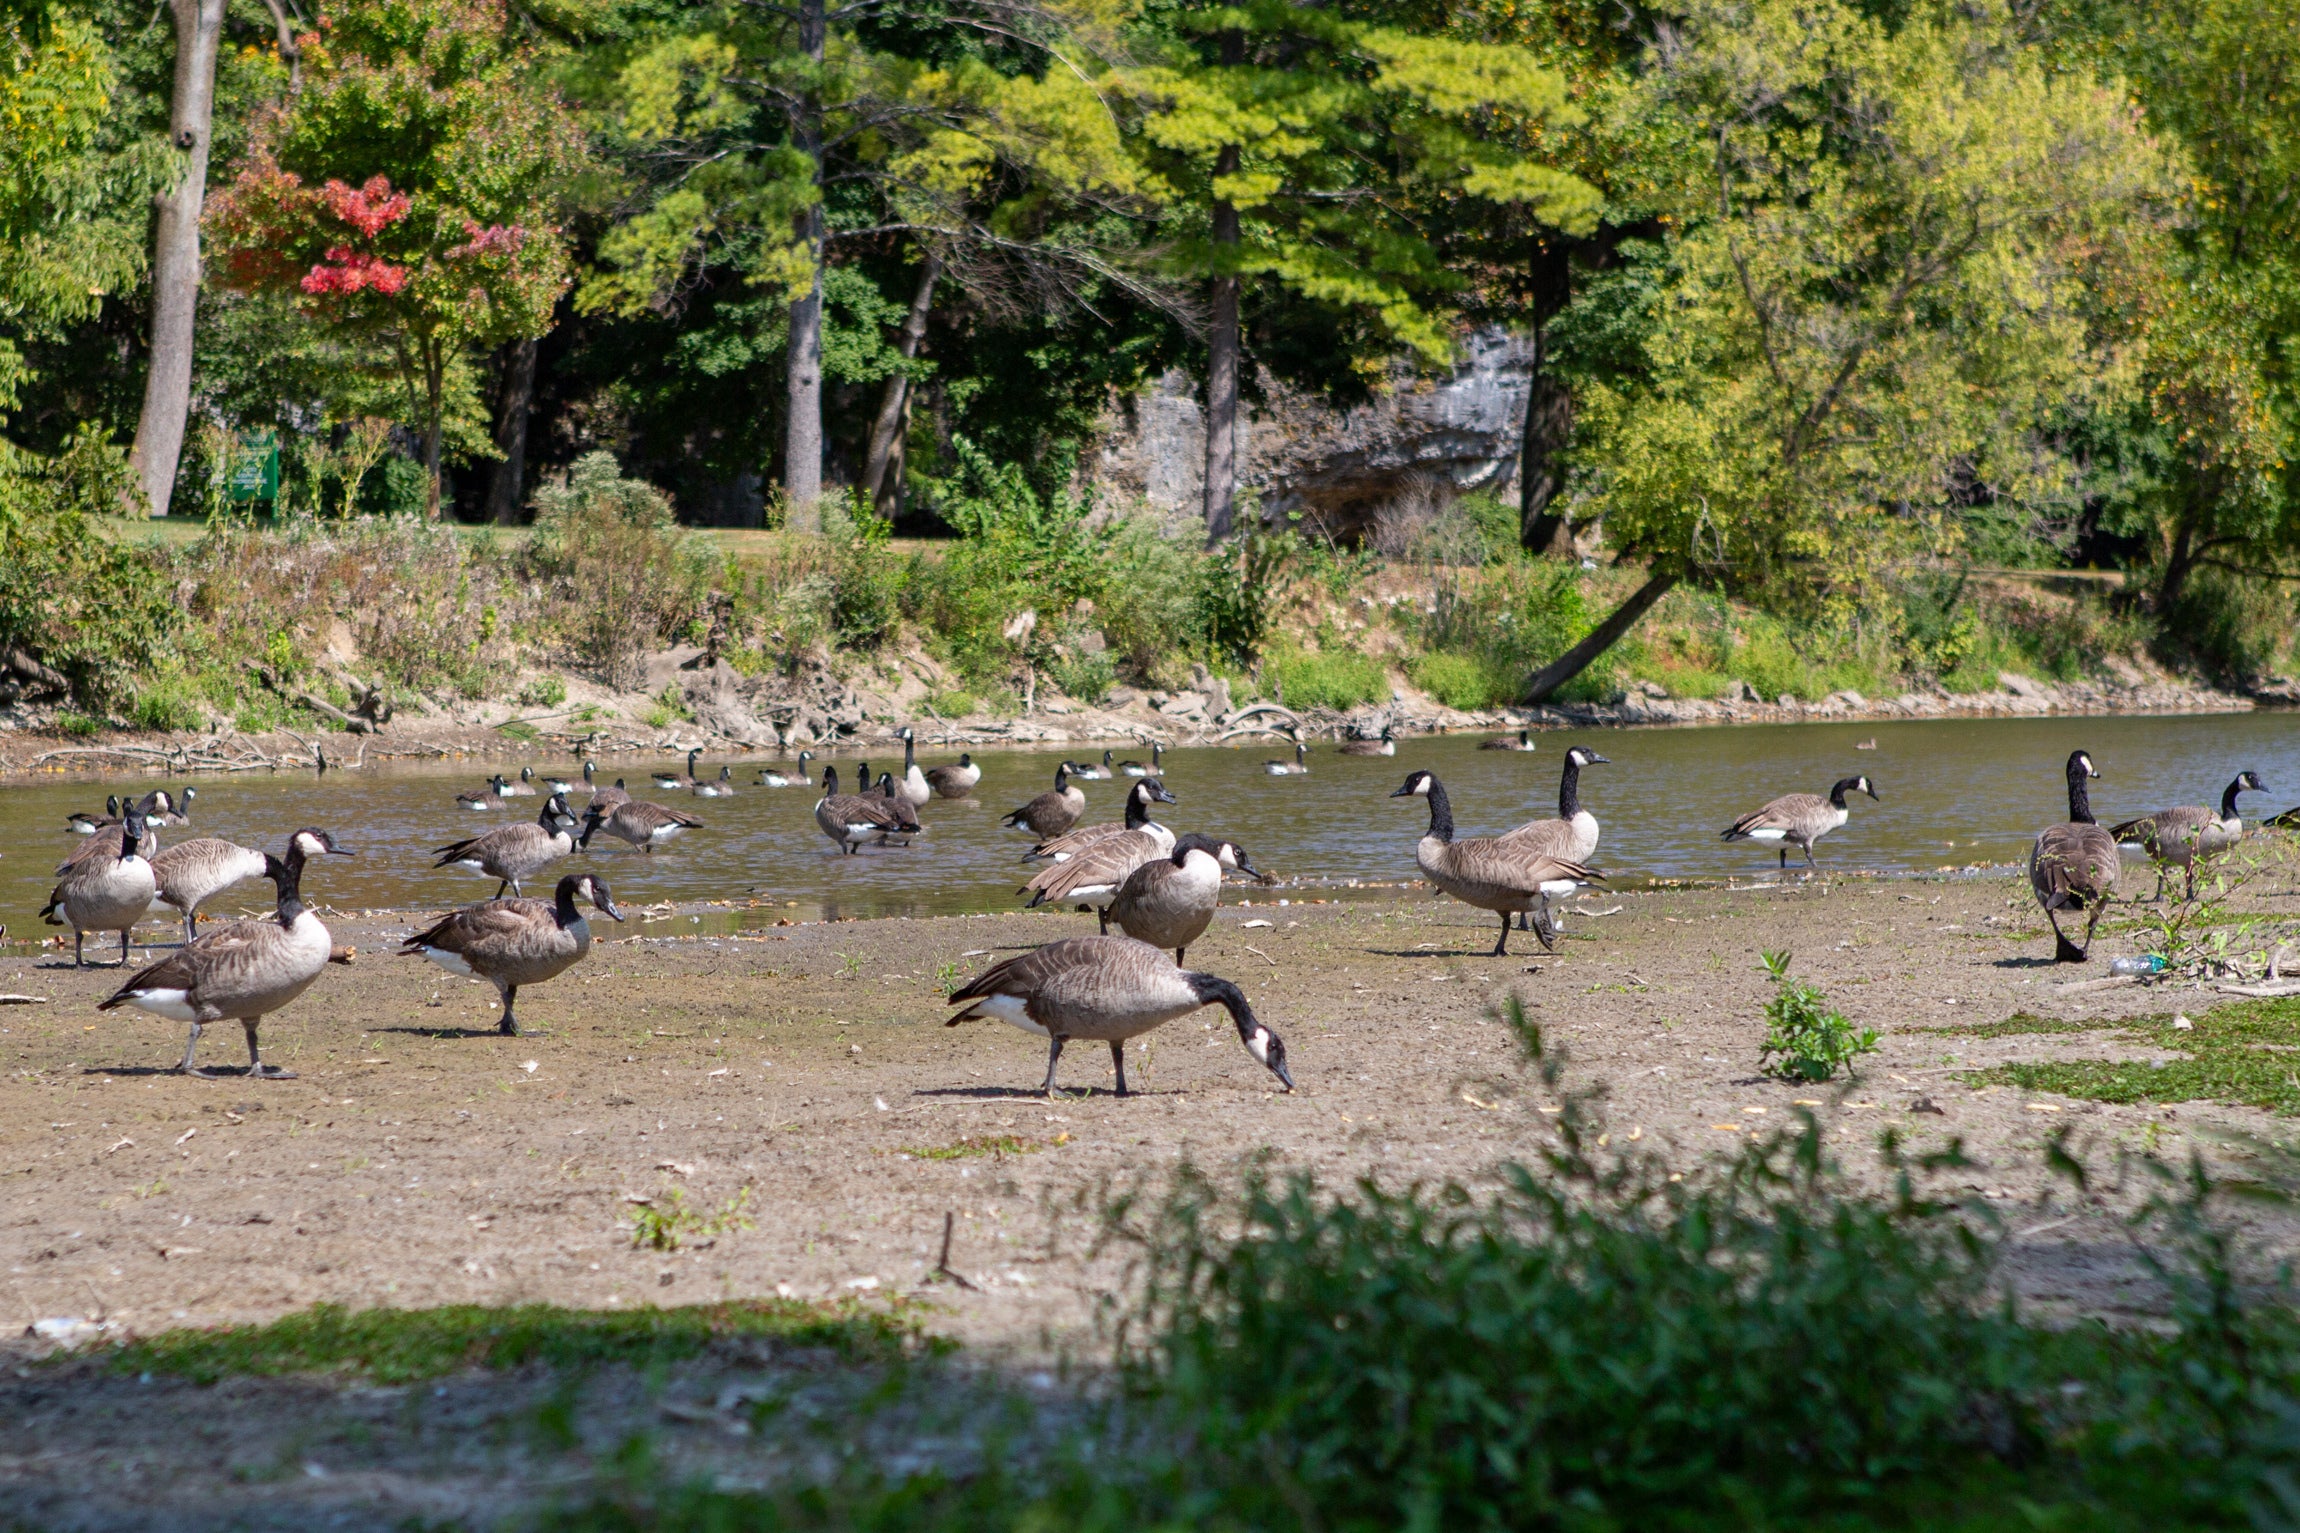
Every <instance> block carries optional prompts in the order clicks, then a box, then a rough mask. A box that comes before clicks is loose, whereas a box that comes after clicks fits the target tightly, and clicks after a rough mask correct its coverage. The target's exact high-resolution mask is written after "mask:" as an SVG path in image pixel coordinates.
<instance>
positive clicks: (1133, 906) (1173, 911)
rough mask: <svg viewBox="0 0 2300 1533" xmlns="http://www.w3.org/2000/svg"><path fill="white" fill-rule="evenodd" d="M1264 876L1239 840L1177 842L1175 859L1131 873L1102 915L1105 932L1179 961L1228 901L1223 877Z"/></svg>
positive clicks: (1193, 837) (1158, 861) (1194, 837)
mask: <svg viewBox="0 0 2300 1533" xmlns="http://www.w3.org/2000/svg"><path fill="white" fill-rule="evenodd" d="M1233 869H1234V870H1236V871H1237V872H1240V873H1244V874H1246V875H1248V876H1249V877H1252V878H1257V879H1258V878H1260V877H1261V876H1262V873H1261V870H1260V869H1259V868H1256V867H1255V866H1254V865H1253V863H1251V862H1249V861H1247V860H1246V849H1245V848H1244V847H1242V846H1240V845H1238V843H1237V842H1235V841H1217V840H1215V839H1214V838H1213V837H1212V836H1205V835H1200V834H1199V833H1198V832H1196V831H1192V832H1191V833H1190V834H1188V835H1186V836H1184V837H1182V838H1181V839H1180V840H1178V841H1176V842H1175V843H1174V850H1173V852H1172V854H1171V855H1169V856H1165V857H1159V858H1154V859H1153V860H1151V861H1149V862H1146V863H1144V864H1142V866H1140V867H1138V868H1136V869H1135V870H1134V871H1133V872H1131V873H1129V874H1127V875H1126V882H1125V883H1123V884H1121V885H1119V887H1118V894H1117V897H1116V898H1114V899H1112V900H1111V902H1110V906H1109V908H1108V909H1106V910H1104V911H1103V912H1102V929H1103V930H1104V931H1108V930H1109V929H1110V928H1111V927H1113V926H1115V927H1117V928H1118V929H1119V930H1120V931H1122V932H1124V933H1125V934H1126V935H1127V936H1129V937H1132V938H1133V939H1134V940H1135V941H1137V942H1147V943H1149V944H1150V945H1151V946H1152V947H1155V948H1172V949H1173V950H1174V962H1175V963H1176V964H1180V963H1181V962H1182V955H1183V952H1184V951H1185V950H1186V949H1187V948H1188V947H1189V946H1190V944H1191V943H1193V942H1195V941H1197V940H1198V939H1199V937H1201V936H1203V935H1204V934H1205V931H1206V928H1207V927H1208V926H1209V925H1211V924H1212V923H1213V920H1214V910H1215V908H1216V907H1217V906H1219V905H1220V904H1221V903H1222V875H1223V874H1224V873H1227V872H1230V871H1232V870H1233Z"/></svg>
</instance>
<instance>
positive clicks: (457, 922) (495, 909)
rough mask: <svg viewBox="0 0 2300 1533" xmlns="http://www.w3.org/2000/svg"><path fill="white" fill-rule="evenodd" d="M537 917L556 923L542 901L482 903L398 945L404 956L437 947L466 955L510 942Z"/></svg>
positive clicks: (546, 904) (440, 920) (447, 917)
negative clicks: (490, 944) (491, 945)
mask: <svg viewBox="0 0 2300 1533" xmlns="http://www.w3.org/2000/svg"><path fill="white" fill-rule="evenodd" d="M538 916H540V917H541V918H542V919H544V920H546V921H555V920H556V917H555V915H554V913H553V908H552V906H551V904H550V903H549V902H548V901H545V900H482V901H480V902H479V903H478V904H476V905H466V906H464V907H463V908H462V909H461V910H457V911H452V912H450V913H449V914H447V915H446V916H443V917H441V918H440V919H439V920H438V921H436V922H434V923H432V925H430V926H429V927H426V928H425V929H424V930H422V931H419V932H417V933H415V934H414V935H412V936H410V937H409V938H408V939H407V940H406V941H405V942H403V943H401V944H400V946H399V951H400V953H401V954H402V955H403V956H404V955H406V954H410V953H418V954H419V953H421V952H422V951H423V950H424V949H425V948H427V947H428V948H437V949H439V950H440V951H441V952H443V953H469V952H473V951H476V950H477V949H479V948H480V947H483V946H485V945H486V944H488V943H489V942H505V941H509V940H510V939H511V938H512V937H513V936H515V935H517V934H518V933H519V932H520V931H522V930H524V929H525V928H526V927H527V925H528V924H529V923H531V922H532V921H534V920H535V919H536V918H537V917H538Z"/></svg>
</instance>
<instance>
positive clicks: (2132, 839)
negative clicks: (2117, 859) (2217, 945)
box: [2109, 771, 2268, 900]
mask: <svg viewBox="0 0 2300 1533" xmlns="http://www.w3.org/2000/svg"><path fill="white" fill-rule="evenodd" d="M2267 791H2268V790H2267V789H2266V788H2265V787H2263V786H2262V785H2261V782H2260V774H2259V773H2257V772H2250V771H2246V772H2239V773H2237V774H2236V779H2235V781H2233V782H2231V783H2229V785H2228V786H2227V787H2226V788H2225V789H2223V790H2222V791H2221V794H2220V812H2219V813H2218V814H2214V813H2213V812H2212V811H2211V810H2210V809H2207V808H2205V807H2204V805H2202V804H2184V805H2182V806H2181V807H2180V808H2178V809H2159V810H2158V811H2157V812H2156V813H2154V814H2144V815H2142V816H2140V818H2138V819H2135V820H2127V821H2125V822H2124V823H2123V824H2122V825H2119V826H2116V827H2115V828H2114V829H2112V830H2110V831H2109V834H2110V835H2112V836H2114V837H2116V839H2117V840H2118V841H2119V842H2129V843H2132V844H2134V845H2137V846H2138V847H2139V848H2140V849H2141V850H2142V851H2144V852H2146V853H2147V854H2148V857H2149V860H2150V861H2151V862H2153V863H2155V864H2156V893H2155V895H2154V896H2153V898H2156V899H2162V898H2164V874H2165V870H2166V869H2168V868H2179V869H2180V870H2181V871H2182V872H2183V873H2185V874H2186V875H2187V879H2188V898H2190V899H2191V900H2193V899H2195V898H2196V864H2197V863H2198V862H2200V861H2202V860H2203V859H2204V858H2207V857H2211V856H2214V855H2216V854H2218V853H2221V852H2225V851H2227V850H2228V849H2229V848H2230V847H2232V846H2234V845H2235V844H2236V843H2237V842H2239V841H2241V840H2243V839H2244V817H2243V816H2242V815H2240V814H2238V813H2237V812H2236V795H2237V794H2239V793H2265V792H2267Z"/></svg>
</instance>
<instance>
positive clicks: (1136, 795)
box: [1022, 777, 1179, 862]
mask: <svg viewBox="0 0 2300 1533" xmlns="http://www.w3.org/2000/svg"><path fill="white" fill-rule="evenodd" d="M1178 802H1179V800H1177V799H1176V798H1175V797H1174V795H1173V794H1172V793H1169V792H1168V791H1167V790H1166V785H1165V784H1164V783H1162V782H1160V781H1159V780H1158V779H1157V778H1155V777H1145V778H1143V779H1142V780H1141V781H1140V782H1138V783H1136V784H1134V785H1133V786H1132V787H1130V788H1128V789H1127V790H1126V818H1125V819H1123V820H1120V821H1115V822H1113V821H1110V820H1100V821H1097V822H1096V823H1094V824H1092V825H1080V826H1077V827H1075V828H1073V829H1071V830H1067V831H1065V832H1063V833H1062V834H1061V835H1059V836H1050V837H1048V838H1047V839H1046V840H1044V841H1041V842H1039V843H1038V844H1037V845H1036V846H1033V847H1032V848H1031V849H1030V850H1029V851H1027V852H1024V853H1023V854H1022V855H1023V858H1024V860H1025V861H1028V860H1030V859H1032V858H1044V859H1047V860H1050V861H1053V862H1066V861H1068V860H1069V859H1070V858H1072V857H1075V856H1077V855H1078V854H1079V853H1080V852H1083V851H1085V850H1086V849H1087V848H1088V847H1090V846H1093V845H1095V844H1096V843H1097V842H1100V841H1102V840H1105V839H1106V838H1108V837H1111V836H1117V835H1123V834H1124V833H1125V832H1127V831H1130V830H1139V831H1147V832H1148V833H1149V834H1150V835H1152V836H1155V837H1157V838H1158V841H1159V846H1158V850H1157V852H1156V854H1155V855H1157V856H1160V857H1163V856H1165V855H1166V854H1167V853H1168V852H1169V851H1171V850H1173V847H1174V833H1173V832H1172V831H1171V830H1168V829H1167V828H1166V827H1165V826H1163V825H1159V824H1155V823H1153V822H1152V820H1151V818H1150V806H1151V805H1152V804H1172V803H1178Z"/></svg>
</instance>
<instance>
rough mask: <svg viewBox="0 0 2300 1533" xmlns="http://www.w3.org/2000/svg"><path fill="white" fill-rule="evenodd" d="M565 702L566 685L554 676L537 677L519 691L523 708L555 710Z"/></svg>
mask: <svg viewBox="0 0 2300 1533" xmlns="http://www.w3.org/2000/svg"><path fill="white" fill-rule="evenodd" d="M565 701H567V683H566V682H564V681H561V680H560V679H559V678H558V677H556V676H538V677H536V678H535V679H534V680H533V681H530V682H529V683H527V685H526V686H524V687H521V688H520V689H519V704H520V706H521V707H523V708H556V707H558V706H559V705H560V704H561V703H563V702H565Z"/></svg>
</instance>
